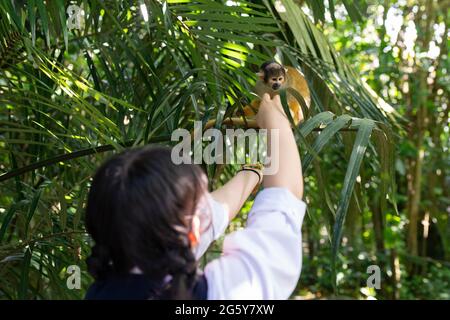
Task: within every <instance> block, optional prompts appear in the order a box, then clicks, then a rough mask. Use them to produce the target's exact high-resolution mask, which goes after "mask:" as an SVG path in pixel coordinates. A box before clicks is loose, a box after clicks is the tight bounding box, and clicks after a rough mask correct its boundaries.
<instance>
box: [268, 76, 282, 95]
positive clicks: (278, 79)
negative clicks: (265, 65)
mask: <svg viewBox="0 0 450 320" xmlns="http://www.w3.org/2000/svg"><path fill="white" fill-rule="evenodd" d="M284 82H285V79H284V74H281V73H280V74H273V75H269V78H268V80H267V85H268V86H269V87H271V88H272V90H274V91H277V90H278V89H280V88H281V87H282V86H283V84H284Z"/></svg>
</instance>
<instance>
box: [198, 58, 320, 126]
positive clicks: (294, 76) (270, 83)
mask: <svg viewBox="0 0 450 320" xmlns="http://www.w3.org/2000/svg"><path fill="white" fill-rule="evenodd" d="M257 75H258V77H259V79H258V80H257V82H256V85H255V88H254V91H255V93H256V94H257V95H258V96H259V97H260V98H262V96H263V95H264V93H269V94H270V96H271V97H272V98H273V96H274V95H277V94H279V91H280V90H281V89H287V88H292V89H295V90H296V91H297V92H298V93H299V94H300V95H301V96H302V97H303V100H304V101H305V103H306V106H307V107H308V108H309V106H310V104H311V96H310V93H309V88H308V83H307V82H306V80H305V78H304V77H303V76H302V74H301V73H300V72H299V71H298V70H297V69H295V68H293V67H289V66H286V67H285V66H283V65H281V64H279V63H278V62H275V61H268V62H265V63H263V64H262V65H261V67H260V70H259V72H258V73H257ZM287 100H288V105H289V109H290V110H291V115H292V118H293V119H294V123H295V124H296V125H297V124H298V123H299V122H300V121H302V120H303V119H304V116H303V112H302V107H301V105H300V103H299V102H298V100H297V99H296V98H295V97H294V96H293V95H292V94H289V93H288V92H287ZM260 103H261V100H260V99H255V100H253V101H252V102H251V103H250V105H248V106H245V107H244V109H243V111H244V115H245V116H246V119H247V118H248V119H247V120H246V121H244V120H243V119H241V118H226V119H224V121H223V123H224V124H228V125H233V126H237V125H247V127H249V128H257V127H258V126H257V124H256V120H254V119H251V118H254V116H256V114H257V113H258V109H259V104H260ZM214 124H215V120H210V121H208V122H207V123H206V126H205V128H204V129H205V130H206V129H208V128H211V127H212V126H214Z"/></svg>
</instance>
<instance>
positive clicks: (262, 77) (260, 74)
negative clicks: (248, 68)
mask: <svg viewBox="0 0 450 320" xmlns="http://www.w3.org/2000/svg"><path fill="white" fill-rule="evenodd" d="M256 75H257V76H258V77H259V78H260V79H264V71H259V72H257V73H256Z"/></svg>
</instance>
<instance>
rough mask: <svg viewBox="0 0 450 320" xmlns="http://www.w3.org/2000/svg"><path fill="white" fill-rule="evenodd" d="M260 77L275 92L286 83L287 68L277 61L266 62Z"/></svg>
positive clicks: (259, 73) (262, 66) (261, 69)
mask: <svg viewBox="0 0 450 320" xmlns="http://www.w3.org/2000/svg"><path fill="white" fill-rule="evenodd" d="M258 75H259V77H260V79H261V80H262V81H264V83H265V84H266V85H267V86H268V87H270V88H271V89H272V90H274V91H277V90H278V89H280V88H281V87H282V86H283V84H284V83H285V81H286V69H285V67H284V66H282V65H281V64H279V63H278V62H275V61H268V62H264V63H263V64H262V65H261V68H260V70H259V72H258Z"/></svg>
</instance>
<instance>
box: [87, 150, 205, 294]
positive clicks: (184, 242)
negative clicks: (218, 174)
mask: <svg viewBox="0 0 450 320" xmlns="http://www.w3.org/2000/svg"><path fill="white" fill-rule="evenodd" d="M206 188H207V186H206V180H204V175H203V171H202V169H201V168H200V167H199V166H196V165H188V164H180V165H176V164H174V163H173V162H172V160H171V149H170V148H168V147H145V148H139V149H132V150H128V151H125V152H123V153H121V154H118V155H116V156H114V157H112V158H111V159H109V160H108V161H107V162H106V163H104V164H103V165H102V166H101V167H100V168H99V169H98V171H97V173H96V174H95V176H94V179H93V181H92V186H91V189H90V192H89V197H88V203H87V208H86V228H87V231H88V232H89V234H90V235H91V236H92V239H93V240H94V241H95V245H94V247H93V248H92V254H91V256H90V257H89V258H88V260H87V265H88V270H89V272H90V273H91V274H92V275H93V277H94V278H95V279H97V280H98V279H102V278H105V277H106V276H107V275H108V274H127V273H129V272H130V270H131V269H132V268H133V267H138V268H139V269H140V270H141V271H142V272H143V273H144V274H145V275H147V276H148V277H150V278H151V279H152V280H155V281H157V282H160V283H162V282H163V280H164V278H165V277H166V276H168V275H170V276H171V277H172V280H171V281H170V284H169V286H167V287H166V288H165V289H164V290H163V291H162V293H161V295H160V296H159V297H157V298H162V299H169V298H170V299H178V298H180V299H187V298H190V290H191V289H192V286H193V285H194V283H195V279H196V276H197V263H196V259H195V257H194V254H193V252H192V248H191V244H190V241H189V236H188V234H189V232H190V231H191V224H192V216H193V214H194V212H195V208H196V204H197V202H198V200H199V198H200V197H201V196H202V194H203V193H204V192H205V191H206Z"/></svg>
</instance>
